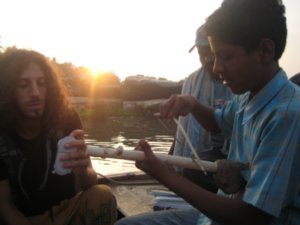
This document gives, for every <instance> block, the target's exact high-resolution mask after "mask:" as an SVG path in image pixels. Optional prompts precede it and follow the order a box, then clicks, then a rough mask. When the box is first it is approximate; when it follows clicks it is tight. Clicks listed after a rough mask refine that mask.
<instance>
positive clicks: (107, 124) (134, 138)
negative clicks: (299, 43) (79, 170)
mask: <svg viewBox="0 0 300 225" xmlns="http://www.w3.org/2000/svg"><path fill="white" fill-rule="evenodd" d="M83 124H84V129H85V131H86V133H87V134H86V142H87V144H89V145H96V146H102V147H113V148H116V147H117V146H119V145H121V146H123V148H124V150H133V149H134V148H135V146H136V144H137V143H138V141H139V140H140V139H145V140H147V141H148V143H149V144H150V145H151V147H152V150H153V151H154V152H161V153H167V152H168V151H169V149H170V147H171V145H172V142H173V139H174V134H175V129H176V126H175V124H166V123H165V125H163V124H162V123H161V122H160V121H159V120H158V119H157V118H155V117H143V116H135V117H108V118H107V119H106V120H103V121H97V122H95V121H83ZM92 163H93V167H94V168H95V170H96V171H97V172H99V173H101V174H103V175H110V174H119V173H124V172H127V173H131V172H136V171H138V169H137V168H136V167H135V165H134V161H129V160H121V159H109V158H106V159H102V158H100V157H92Z"/></svg>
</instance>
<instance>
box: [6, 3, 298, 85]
mask: <svg viewBox="0 0 300 225" xmlns="http://www.w3.org/2000/svg"><path fill="white" fill-rule="evenodd" d="M284 2H285V5H286V8H287V18H288V28H289V35H288V44H287V48H286V51H285V53H284V55H283V57H282V60H281V61H280V63H281V65H282V67H283V68H285V70H286V71H287V73H288V74H289V76H291V75H293V74H295V73H297V72H300V63H299V62H298V52H300V45H299V40H300V29H299V28H298V27H299V24H300V17H299V16H298V13H299V12H298V10H299V9H300V1H299V0H286V1H284ZM220 3H221V1H220V0H208V1H204V0H26V1H23V0H9V1H3V2H2V3H1V14H0V36H1V39H0V40H1V45H2V46H4V47H8V46H12V45H16V46H17V47H25V48H31V49H34V50H37V51H40V52H41V53H43V54H45V55H47V56H49V57H55V58H57V59H58V60H59V61H60V62H72V63H73V64H75V65H76V66H89V67H92V69H93V70H105V71H113V72H115V73H116V74H117V75H118V76H119V77H120V78H121V79H122V80H123V79H124V78H125V77H126V76H128V75H135V74H144V75H149V76H155V77H165V78H167V79H170V80H180V79H183V78H184V77H186V76H187V75H189V73H191V72H192V71H194V70H195V69H197V68H198V67H199V60H198V56H197V53H196V51H195V52H193V53H191V54H189V53H188V50H189V48H190V47H191V45H192V44H193V42H194V39H195V31H196V29H197V28H198V26H199V25H201V24H202V23H203V22H204V20H205V18H206V17H207V16H208V15H209V14H210V13H211V12H212V11H213V10H214V9H215V8H217V7H218V6H219V5H220Z"/></svg>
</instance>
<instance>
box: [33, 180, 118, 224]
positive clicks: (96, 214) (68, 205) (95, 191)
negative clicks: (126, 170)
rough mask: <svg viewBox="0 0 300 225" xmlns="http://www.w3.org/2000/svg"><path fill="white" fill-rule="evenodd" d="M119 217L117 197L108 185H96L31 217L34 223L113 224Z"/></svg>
mask: <svg viewBox="0 0 300 225" xmlns="http://www.w3.org/2000/svg"><path fill="white" fill-rule="evenodd" d="M116 218H117V205H116V199H115V197H114V196H113V194H112V192H111V190H110V188H109V187H108V186H106V185H95V186H92V187H90V188H89V189H87V190H85V191H83V192H80V193H78V194H77V195H76V196H75V197H73V198H72V199H69V200H65V201H63V202H61V204H60V205H58V206H55V207H52V209H51V210H49V212H46V213H44V214H42V215H39V216H35V217H31V218H29V219H30V221H31V223H32V224H33V225H40V224H43V225H52V224H53V225H54V224H55V225H79V224H85V225H94V224H97V225H113V224H114V222H115V221H116Z"/></svg>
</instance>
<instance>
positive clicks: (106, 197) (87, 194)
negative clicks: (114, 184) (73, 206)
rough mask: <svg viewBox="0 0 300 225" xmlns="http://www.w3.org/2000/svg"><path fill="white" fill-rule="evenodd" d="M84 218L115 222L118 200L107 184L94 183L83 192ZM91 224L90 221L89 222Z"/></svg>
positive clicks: (104, 222)
mask: <svg viewBox="0 0 300 225" xmlns="http://www.w3.org/2000/svg"><path fill="white" fill-rule="evenodd" d="M82 195H83V196H82V199H81V203H82V206H83V215H84V219H85V220H87V221H96V220H97V221H99V222H100V221H101V223H99V224H113V223H114V222H115V221H116V219H117V202H116V198H115V196H114V195H113V193H112V190H111V188H110V187H108V186H107V185H94V186H92V187H90V188H88V189H87V190H85V191H84V192H83V193H82ZM87 224H90V223H87Z"/></svg>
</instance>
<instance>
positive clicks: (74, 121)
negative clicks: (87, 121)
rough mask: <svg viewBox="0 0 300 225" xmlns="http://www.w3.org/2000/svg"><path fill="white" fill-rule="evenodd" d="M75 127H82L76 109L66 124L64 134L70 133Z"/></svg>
mask: <svg viewBox="0 0 300 225" xmlns="http://www.w3.org/2000/svg"><path fill="white" fill-rule="evenodd" d="M75 129H82V123H81V120H80V118H79V115H78V113H77V112H76V111H75V110H74V111H73V112H72V114H71V115H70V116H69V118H68V119H67V120H66V121H65V124H64V134H65V135H69V134H70V133H71V132H72V131H73V130H75Z"/></svg>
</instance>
